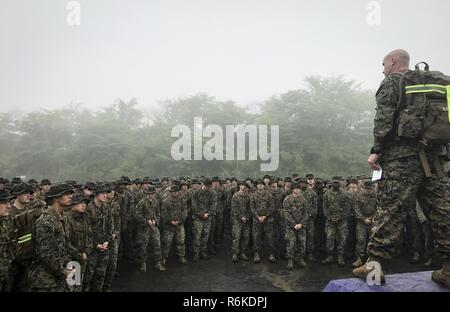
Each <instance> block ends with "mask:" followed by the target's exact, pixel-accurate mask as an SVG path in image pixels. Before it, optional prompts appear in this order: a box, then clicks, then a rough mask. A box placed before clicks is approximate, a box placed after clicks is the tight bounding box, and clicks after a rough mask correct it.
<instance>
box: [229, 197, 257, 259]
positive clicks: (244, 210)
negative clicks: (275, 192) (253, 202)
mask: <svg viewBox="0 0 450 312" xmlns="http://www.w3.org/2000/svg"><path fill="white" fill-rule="evenodd" d="M230 217H231V224H232V230H231V238H232V243H231V252H232V253H233V254H236V255H237V254H241V253H245V252H246V250H247V248H248V243H249V240H250V227H251V226H252V212H251V210H250V196H249V194H248V193H247V192H243V193H241V192H239V191H238V192H236V193H234V195H233V198H232V199H231V211H230ZM242 217H245V218H246V219H247V220H246V222H242Z"/></svg>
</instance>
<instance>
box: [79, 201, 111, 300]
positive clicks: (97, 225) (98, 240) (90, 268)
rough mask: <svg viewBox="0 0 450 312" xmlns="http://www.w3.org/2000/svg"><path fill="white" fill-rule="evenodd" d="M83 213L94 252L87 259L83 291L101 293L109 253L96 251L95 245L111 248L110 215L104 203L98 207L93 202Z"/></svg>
mask: <svg viewBox="0 0 450 312" xmlns="http://www.w3.org/2000/svg"><path fill="white" fill-rule="evenodd" d="M85 213H86V214H87V215H88V217H89V221H90V223H91V228H92V232H93V233H94V237H93V243H94V251H93V252H92V254H91V257H89V259H88V263H87V268H86V274H85V279H84V283H83V291H85V292H86V291H95V292H101V291H103V284H104V281H105V276H106V270H107V268H108V261H109V251H108V250H105V251H100V250H98V249H97V245H98V244H103V243H104V242H109V244H108V249H109V248H110V245H111V246H112V244H111V241H112V234H113V223H112V214H111V211H110V209H109V208H108V206H107V204H106V203H102V204H101V205H100V207H98V206H97V205H96V204H95V200H92V201H91V202H90V203H89V205H88V206H87V209H86V212H85Z"/></svg>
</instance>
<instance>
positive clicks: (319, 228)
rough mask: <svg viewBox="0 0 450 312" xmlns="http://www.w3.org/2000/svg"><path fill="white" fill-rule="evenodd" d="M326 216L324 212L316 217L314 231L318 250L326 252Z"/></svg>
mask: <svg viewBox="0 0 450 312" xmlns="http://www.w3.org/2000/svg"><path fill="white" fill-rule="evenodd" d="M325 223H326V221H325V216H324V215H323V214H319V215H317V217H316V224H315V225H314V226H315V230H316V231H315V233H314V240H315V245H316V246H315V247H316V250H317V251H319V252H322V253H323V252H324V251H325V250H326V244H327V236H326V233H325Z"/></svg>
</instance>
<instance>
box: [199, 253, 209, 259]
mask: <svg viewBox="0 0 450 312" xmlns="http://www.w3.org/2000/svg"><path fill="white" fill-rule="evenodd" d="M200 258H202V259H204V260H209V256H208V254H207V253H206V252H205V251H203V252H201V253H200Z"/></svg>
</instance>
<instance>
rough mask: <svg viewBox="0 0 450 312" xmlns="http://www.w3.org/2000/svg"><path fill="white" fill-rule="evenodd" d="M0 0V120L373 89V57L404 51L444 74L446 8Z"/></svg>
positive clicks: (340, 1)
mask: <svg viewBox="0 0 450 312" xmlns="http://www.w3.org/2000/svg"><path fill="white" fill-rule="evenodd" d="M67 2H68V1H65V0H28V1H25V0H0V23H1V24H0V111H7V110H25V111H27V110H31V109H36V108H39V107H44V108H55V107H61V106H65V105H68V104H70V103H80V102H81V103H84V104H85V106H90V107H98V106H106V105H109V104H111V103H112V102H113V101H114V100H115V99H116V98H122V99H125V100H128V99H130V98H132V97H135V98H137V100H138V102H139V103H140V105H141V106H145V107H149V106H151V105H155V103H157V101H159V100H164V99H166V98H176V97H182V96H188V95H193V94H196V93H198V92H207V93H209V94H210V95H212V96H215V97H217V98H218V99H219V100H228V99H230V100H234V101H236V102H238V103H239V104H242V105H245V104H249V103H254V102H257V101H262V100H264V99H267V98H268V97H269V96H271V95H273V94H275V93H282V92H286V91H288V90H292V89H296V88H299V87H301V86H302V80H303V78H305V77H306V76H308V75H327V76H329V75H333V74H335V75H341V74H342V75H345V76H346V77H347V78H351V79H354V80H356V81H358V82H364V84H363V87H364V88H371V89H376V88H377V87H378V85H379V83H380V81H381V80H382V78H383V75H382V67H381V62H382V58H383V56H384V55H385V54H386V53H387V52H389V51H390V50H393V49H396V48H404V49H407V50H408V51H409V52H410V53H411V56H412V63H414V62H419V61H422V60H427V61H429V62H430V65H431V66H432V68H435V69H439V70H441V71H444V72H447V73H449V72H450V57H449V56H448V54H449V53H448V52H449V45H450V44H449V41H448V31H449V29H450V22H449V21H448V13H449V12H450V1H447V0H431V1H417V0H408V1H407V0H384V1H379V2H380V4H381V9H382V12H381V26H369V25H368V24H367V22H366V18H367V14H368V13H369V11H368V10H367V9H366V5H367V3H368V2H369V1H366V0H327V1H303V0H297V1H295V0H89V1H88V0H80V1H79V3H80V4H81V25H80V26H75V27H73V26H72V27H70V26H68V25H67V23H66V18H67V14H68V11H67V10H66V4H67Z"/></svg>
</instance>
